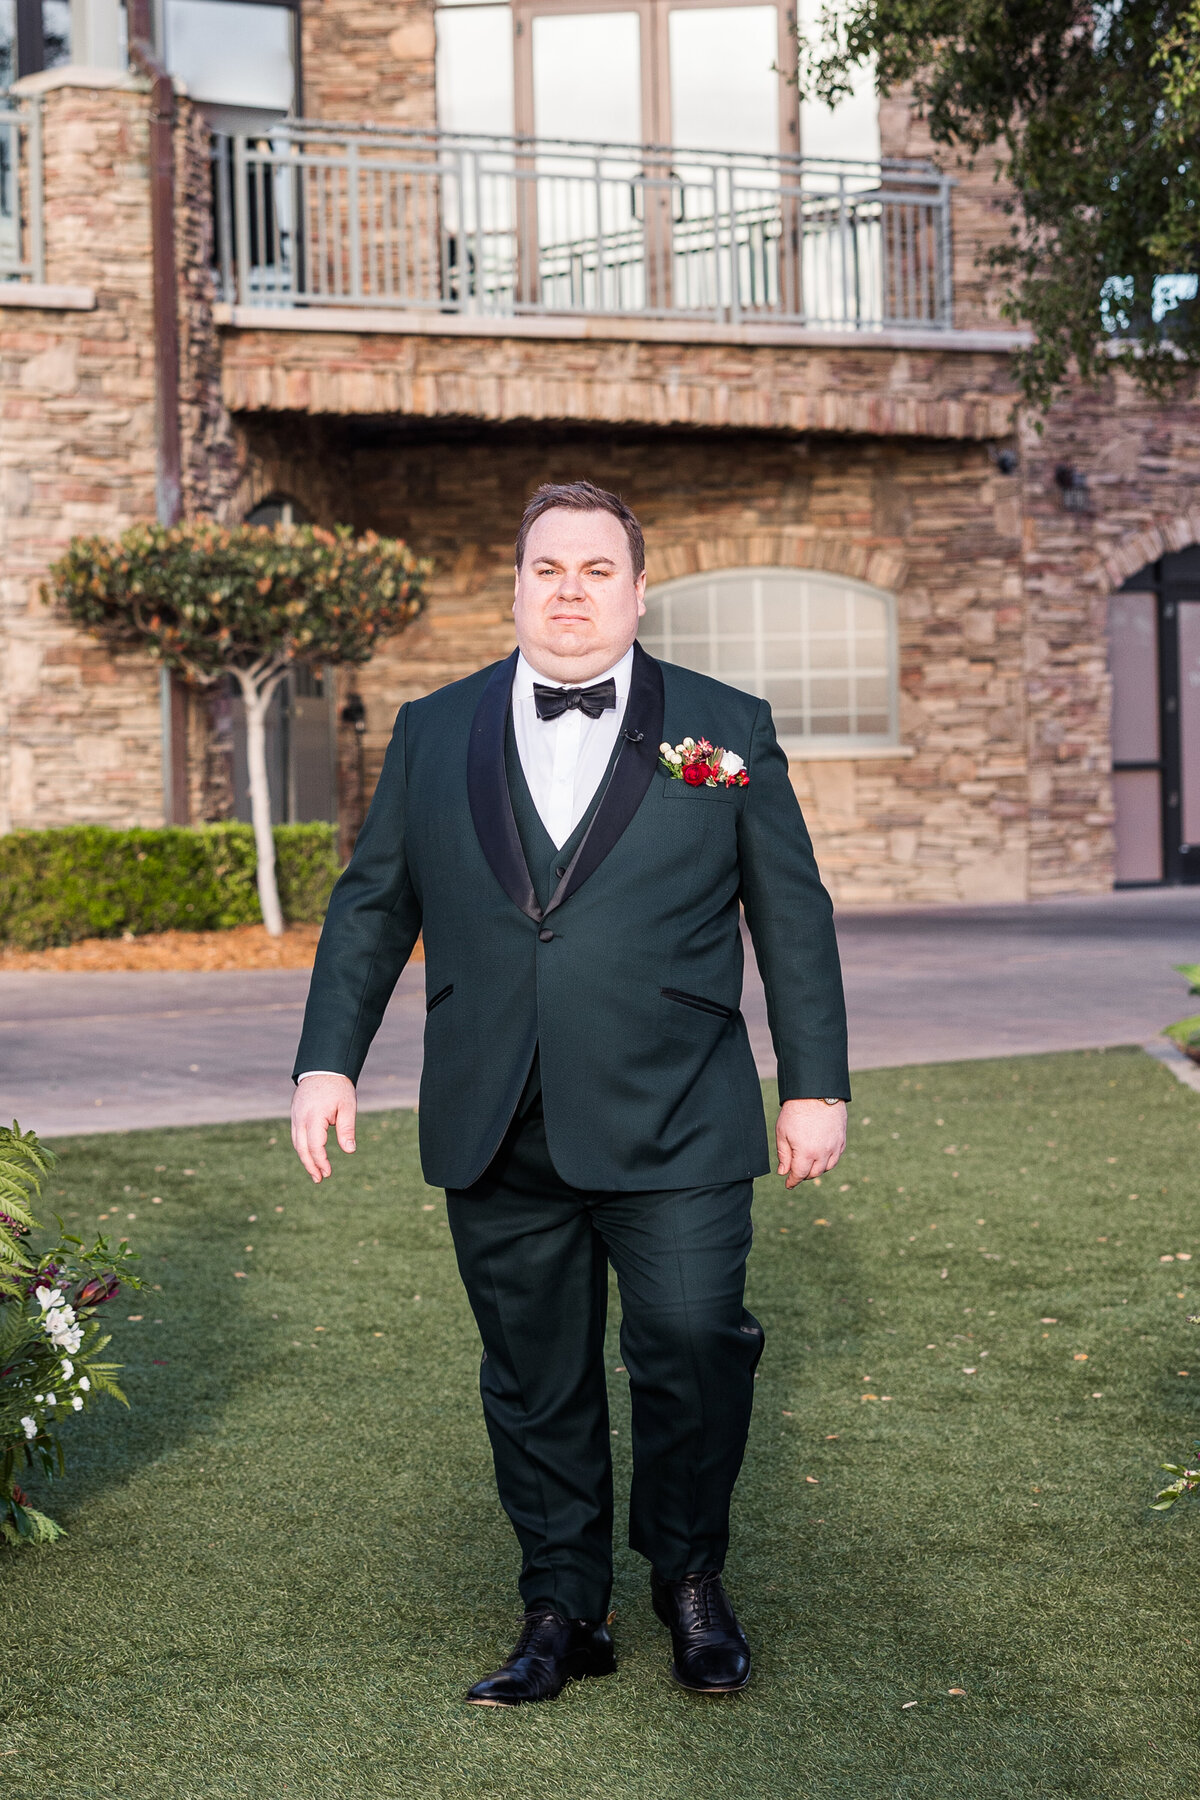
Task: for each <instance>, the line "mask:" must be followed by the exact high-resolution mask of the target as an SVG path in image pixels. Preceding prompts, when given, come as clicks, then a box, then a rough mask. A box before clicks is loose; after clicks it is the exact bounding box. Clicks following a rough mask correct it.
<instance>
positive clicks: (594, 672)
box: [518, 643, 633, 687]
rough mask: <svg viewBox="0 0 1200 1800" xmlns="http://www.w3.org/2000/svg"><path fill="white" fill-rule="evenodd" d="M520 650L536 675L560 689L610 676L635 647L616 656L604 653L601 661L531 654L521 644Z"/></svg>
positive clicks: (582, 657)
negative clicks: (602, 676) (601, 676)
mask: <svg viewBox="0 0 1200 1800" xmlns="http://www.w3.org/2000/svg"><path fill="white" fill-rule="evenodd" d="M518 648H519V650H520V652H521V655H522V656H523V657H524V658H525V661H526V662H527V663H528V664H529V667H530V668H531V669H532V670H533V672H534V674H535V675H540V676H541V678H542V680H543V681H553V682H554V683H555V684H556V685H557V686H559V687H583V686H584V685H585V684H586V683H587V682H589V681H595V680H596V678H597V677H598V676H600V675H608V674H610V673H611V672H612V670H614V669H615V668H617V666H618V665H619V664H620V663H622V662H624V660H625V658H626V657H627V656H628V655H629V652H630V650H632V648H633V645H632V644H626V646H625V648H624V650H621V651H619V652H618V654H617V655H616V656H611V655H610V653H604V652H602V653H601V657H600V660H599V661H597V658H596V657H595V656H580V657H565V656H548V655H547V654H546V653H545V652H544V651H533V652H531V651H529V650H527V649H526V648H525V645H524V644H520V643H519V644H518Z"/></svg>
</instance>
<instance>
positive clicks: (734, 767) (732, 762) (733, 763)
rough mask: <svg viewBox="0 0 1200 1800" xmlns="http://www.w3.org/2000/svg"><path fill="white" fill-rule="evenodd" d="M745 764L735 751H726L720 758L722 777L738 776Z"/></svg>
mask: <svg viewBox="0 0 1200 1800" xmlns="http://www.w3.org/2000/svg"><path fill="white" fill-rule="evenodd" d="M745 766H746V764H745V762H744V761H743V759H742V758H741V757H740V756H739V755H738V754H737V752H736V750H726V752H725V754H724V756H722V758H721V773H722V775H740V774H741V772H742V770H743V769H744V768H745Z"/></svg>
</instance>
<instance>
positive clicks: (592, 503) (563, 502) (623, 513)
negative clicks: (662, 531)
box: [517, 481, 646, 578]
mask: <svg viewBox="0 0 1200 1800" xmlns="http://www.w3.org/2000/svg"><path fill="white" fill-rule="evenodd" d="M556 507H561V508H562V509H563V510H564V511H565V512H606V513H611V514H612V516H613V518H614V519H619V520H620V521H621V523H622V525H623V526H624V527H625V536H626V537H627V538H628V539H629V556H630V560H631V561H632V563H633V573H634V576H635V578H636V577H637V576H638V575H640V574H641V572H642V570H643V569H644V568H645V566H646V540H645V538H644V537H643V536H642V528H641V526H640V525H639V524H638V522H637V519H636V517H635V516H634V514H633V512H632V511H631V510H630V508H629V507H628V506H626V504H625V502H624V501H623V500H622V498H621V496H620V495H619V494H610V493H609V492H608V489H607V488H602V487H596V486H595V484H594V483H593V482H590V481H546V482H543V483H542V485H541V487H540V488H539V489H538V490H537V493H536V494H533V495H532V496H531V497H530V499H529V500H528V501H527V502H526V505H525V511H524V512H523V513H522V514H521V523H520V525H519V526H518V527H517V567H518V569H519V568H520V567H521V564H522V563H523V562H524V560H525V542H526V539H527V538H528V536H529V533H530V531H531V530H532V529H533V525H534V522H535V520H537V519H540V518H541V516H542V514H543V513H547V512H553V511H554V509H555V508H556Z"/></svg>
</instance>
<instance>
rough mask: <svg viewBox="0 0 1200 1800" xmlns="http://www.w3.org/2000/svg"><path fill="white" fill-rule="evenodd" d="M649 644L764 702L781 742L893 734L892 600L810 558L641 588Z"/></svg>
mask: <svg viewBox="0 0 1200 1800" xmlns="http://www.w3.org/2000/svg"><path fill="white" fill-rule="evenodd" d="M639 636H640V638H641V641H642V644H643V645H644V647H645V648H646V649H647V650H648V651H649V652H650V654H651V655H652V656H660V657H662V658H663V659H664V661H666V662H677V663H682V664H683V665H684V667H685V668H689V669H698V670H700V671H701V672H702V673H703V674H705V675H714V676H716V678H717V679H718V680H719V681H727V682H729V684H730V685H731V686H732V687H740V688H745V689H746V691H747V692H748V693H751V694H760V695H761V696H762V698H763V699H764V700H768V701H769V702H770V704H771V710H772V713H773V714H774V718H775V729H776V731H777V732H778V734H779V738H780V742H781V743H782V744H783V746H784V748H785V749H788V750H792V751H797V752H802V751H803V750H805V749H821V750H823V751H826V752H829V751H834V750H846V751H848V752H851V753H852V752H853V751H855V750H860V749H869V748H876V747H884V746H887V745H893V744H895V743H896V741H897V728H898V720H897V704H896V689H897V681H896V666H897V657H896V603H895V600H894V599H893V597H892V595H891V594H885V593H883V592H881V590H880V589H879V588H873V587H868V586H867V585H866V583H865V582H862V581H851V580H850V579H849V578H848V577H847V576H844V575H827V574H825V573H824V572H822V571H821V570H817V569H721V570H718V571H716V572H714V573H713V574H711V575H687V576H684V577H683V578H682V579H681V580H679V581H668V582H665V583H664V584H663V585H662V586H661V587H655V588H650V589H648V590H647V593H646V617H645V618H644V619H643V621H642V629H641V632H640V633H639Z"/></svg>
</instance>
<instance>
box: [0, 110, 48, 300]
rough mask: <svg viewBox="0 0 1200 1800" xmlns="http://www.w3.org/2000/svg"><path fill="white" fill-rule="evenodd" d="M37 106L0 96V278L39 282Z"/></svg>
mask: <svg viewBox="0 0 1200 1800" xmlns="http://www.w3.org/2000/svg"><path fill="white" fill-rule="evenodd" d="M45 266H46V258H45V249H44V241H43V235H42V110H41V102H40V100H39V99H37V98H36V97H33V98H30V99H28V100H24V101H20V102H17V101H13V100H6V99H4V98H3V97H2V96H0V281H44V280H45Z"/></svg>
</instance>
